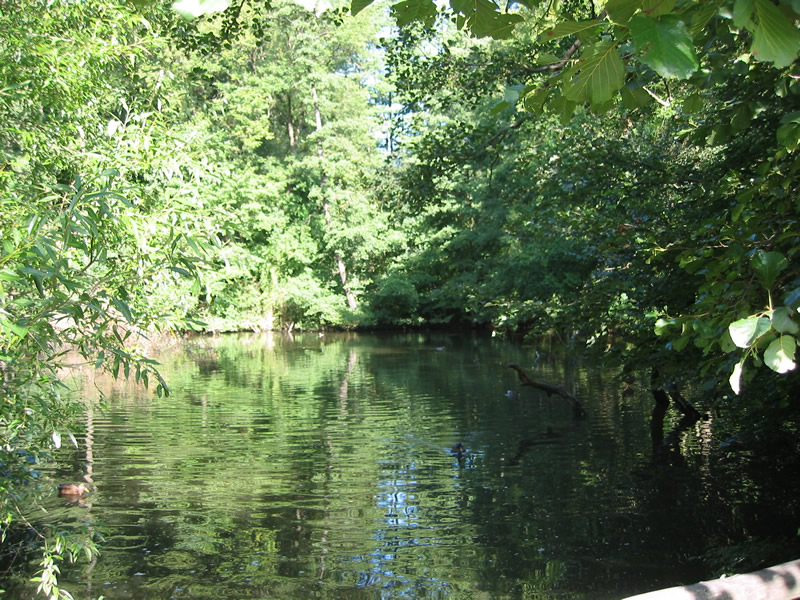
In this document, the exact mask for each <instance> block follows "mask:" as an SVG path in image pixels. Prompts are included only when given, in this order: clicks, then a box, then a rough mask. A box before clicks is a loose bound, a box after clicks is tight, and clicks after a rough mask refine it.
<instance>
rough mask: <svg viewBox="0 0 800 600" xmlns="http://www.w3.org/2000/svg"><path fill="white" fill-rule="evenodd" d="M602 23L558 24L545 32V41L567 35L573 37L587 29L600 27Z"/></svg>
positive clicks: (569, 22) (570, 22)
mask: <svg viewBox="0 0 800 600" xmlns="http://www.w3.org/2000/svg"><path fill="white" fill-rule="evenodd" d="M602 24H603V22H602V21H597V20H593V21H564V22H563V23H559V24H558V25H556V26H555V27H553V28H552V29H550V30H548V31H546V32H545V34H544V36H542V37H546V38H547V39H551V40H555V39H558V38H562V37H564V36H567V35H575V34H577V33H583V32H584V31H587V30H589V29H593V28H594V27H597V26H598V25H602Z"/></svg>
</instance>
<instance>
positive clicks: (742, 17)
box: [733, 0, 755, 29]
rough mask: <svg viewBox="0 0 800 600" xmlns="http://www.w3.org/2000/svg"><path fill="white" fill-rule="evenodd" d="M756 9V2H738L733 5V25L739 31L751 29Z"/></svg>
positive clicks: (746, 0)
mask: <svg viewBox="0 0 800 600" xmlns="http://www.w3.org/2000/svg"><path fill="white" fill-rule="evenodd" d="M754 8H755V0H736V2H735V3H734V5H733V24H734V25H736V27H738V28H739V29H745V28H747V29H750V27H751V26H752V24H753V20H752V19H753V9H754Z"/></svg>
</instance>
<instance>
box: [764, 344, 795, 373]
mask: <svg viewBox="0 0 800 600" xmlns="http://www.w3.org/2000/svg"><path fill="white" fill-rule="evenodd" d="M796 347H797V342H796V341H795V339H794V338H793V337H792V336H791V335H782V336H781V337H779V338H778V339H777V340H773V342H772V343H771V344H770V345H769V346H768V347H767V349H766V350H765V351H764V363H765V364H766V365H767V366H768V367H769V368H770V369H772V370H773V371H775V372H776V373H788V372H789V371H793V370H794V368H795V367H796V366H797V365H795V363H794V351H795V348H796Z"/></svg>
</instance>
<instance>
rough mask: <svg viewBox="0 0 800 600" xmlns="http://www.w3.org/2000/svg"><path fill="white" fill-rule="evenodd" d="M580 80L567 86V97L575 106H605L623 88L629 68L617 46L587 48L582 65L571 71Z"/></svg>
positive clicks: (580, 62) (582, 57) (573, 81)
mask: <svg viewBox="0 0 800 600" xmlns="http://www.w3.org/2000/svg"><path fill="white" fill-rule="evenodd" d="M573 73H576V74H577V76H576V77H575V78H574V79H572V80H569V81H567V82H566V83H565V84H564V96H566V98H567V99H569V100H572V101H574V102H591V103H592V104H602V103H603V102H607V101H608V100H610V99H611V98H612V97H613V95H614V93H616V92H617V90H619V89H620V88H621V87H622V84H623V82H624V77H625V66H624V65H623V64H622V59H620V57H619V53H618V52H617V45H616V44H615V43H614V42H600V43H599V44H596V45H594V46H591V47H588V48H586V50H584V53H583V56H581V59H580V60H579V61H578V64H577V65H576V66H574V67H573V68H572V69H570V74H573Z"/></svg>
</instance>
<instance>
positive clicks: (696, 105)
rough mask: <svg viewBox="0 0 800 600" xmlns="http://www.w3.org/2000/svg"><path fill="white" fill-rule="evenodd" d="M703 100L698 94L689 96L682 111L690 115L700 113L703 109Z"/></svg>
mask: <svg viewBox="0 0 800 600" xmlns="http://www.w3.org/2000/svg"><path fill="white" fill-rule="evenodd" d="M703 104H704V102H703V98H702V97H701V96H700V94H698V93H697V92H694V93H692V94H689V95H688V96H687V97H686V98H685V99H684V101H683V105H682V106H681V109H682V110H683V112H685V113H686V114H688V115H691V114H693V113H696V112H698V111H699V110H700V109H701V108H703Z"/></svg>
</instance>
